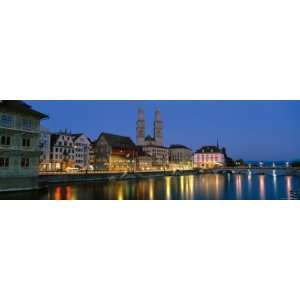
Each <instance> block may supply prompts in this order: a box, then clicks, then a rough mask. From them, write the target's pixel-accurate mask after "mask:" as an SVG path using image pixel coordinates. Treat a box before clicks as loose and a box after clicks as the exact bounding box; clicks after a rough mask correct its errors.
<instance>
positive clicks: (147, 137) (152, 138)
mask: <svg viewBox="0 0 300 300" xmlns="http://www.w3.org/2000/svg"><path fill="white" fill-rule="evenodd" d="M145 141H155V138H154V137H152V136H151V135H147V136H146V138H145Z"/></svg>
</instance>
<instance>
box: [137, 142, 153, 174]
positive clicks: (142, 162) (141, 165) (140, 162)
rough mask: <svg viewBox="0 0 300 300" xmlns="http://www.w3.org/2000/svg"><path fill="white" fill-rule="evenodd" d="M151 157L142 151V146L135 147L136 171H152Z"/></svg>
mask: <svg viewBox="0 0 300 300" xmlns="http://www.w3.org/2000/svg"><path fill="white" fill-rule="evenodd" d="M152 169H153V165H152V157H151V155H149V154H148V153H146V152H145V151H144V150H143V147H142V146H136V170H137V171H148V170H152Z"/></svg>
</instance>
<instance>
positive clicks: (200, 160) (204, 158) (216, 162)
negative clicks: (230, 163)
mask: <svg viewBox="0 0 300 300" xmlns="http://www.w3.org/2000/svg"><path fill="white" fill-rule="evenodd" d="M224 164H225V155H224V153H223V151H222V150H221V149H220V148H219V147H218V146H204V147H202V148H200V149H199V150H197V151H196V152H195V153H194V167H196V168H214V167H220V166H224Z"/></svg>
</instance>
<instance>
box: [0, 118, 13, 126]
mask: <svg viewBox="0 0 300 300" xmlns="http://www.w3.org/2000/svg"><path fill="white" fill-rule="evenodd" d="M0 124H1V126H3V127H12V126H13V118H12V116H9V115H2V116H1V119H0Z"/></svg>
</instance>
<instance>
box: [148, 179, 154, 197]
mask: <svg viewBox="0 0 300 300" xmlns="http://www.w3.org/2000/svg"><path fill="white" fill-rule="evenodd" d="M153 199H154V179H153V178H151V179H149V200H153Z"/></svg>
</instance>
